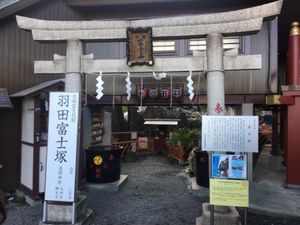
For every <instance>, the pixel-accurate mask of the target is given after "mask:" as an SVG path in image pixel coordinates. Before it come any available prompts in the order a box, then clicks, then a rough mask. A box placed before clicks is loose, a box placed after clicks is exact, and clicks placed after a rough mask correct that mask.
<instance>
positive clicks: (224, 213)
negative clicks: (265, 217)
mask: <svg viewBox="0 0 300 225" xmlns="http://www.w3.org/2000/svg"><path fill="white" fill-rule="evenodd" d="M196 224H197V225H210V204H209V203H206V202H205V203H203V204H202V217H201V219H200V218H199V219H198V218H197V220H196ZM228 224H230V225H240V222H239V213H238V211H237V210H236V208H235V207H216V206H215V210H214V225H228Z"/></svg>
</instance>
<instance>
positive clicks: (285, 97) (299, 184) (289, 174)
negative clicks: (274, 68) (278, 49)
mask: <svg viewBox="0 0 300 225" xmlns="http://www.w3.org/2000/svg"><path fill="white" fill-rule="evenodd" d="M286 83H287V85H285V86H282V96H281V97H280V101H281V102H282V103H283V104H285V105H286V106H285V109H284V110H283V112H284V142H283V147H284V159H285V164H286V186H287V187H289V188H300V174H299V165H300V148H299V146H300V29H299V23H298V22H294V23H292V28H291V31H290V37H289V50H288V63H287V82H286Z"/></svg>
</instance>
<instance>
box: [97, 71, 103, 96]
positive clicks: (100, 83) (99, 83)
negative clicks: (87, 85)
mask: <svg viewBox="0 0 300 225" xmlns="http://www.w3.org/2000/svg"><path fill="white" fill-rule="evenodd" d="M96 80H97V84H96V87H97V90H96V93H97V96H96V98H97V99H98V100H99V99H100V98H102V96H103V90H104V88H103V84H104V82H103V80H102V71H100V75H99V76H98V77H97V78H96Z"/></svg>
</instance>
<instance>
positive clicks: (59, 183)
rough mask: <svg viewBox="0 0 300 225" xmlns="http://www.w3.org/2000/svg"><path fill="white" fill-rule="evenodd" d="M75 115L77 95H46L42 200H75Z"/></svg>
mask: <svg viewBox="0 0 300 225" xmlns="http://www.w3.org/2000/svg"><path fill="white" fill-rule="evenodd" d="M78 113H79V93H78V92H51V93H50V107H49V127H48V131H49V132H48V146H47V168H46V185H45V200H46V201H63V202H74V200H75V181H76V151H77V133H78Z"/></svg>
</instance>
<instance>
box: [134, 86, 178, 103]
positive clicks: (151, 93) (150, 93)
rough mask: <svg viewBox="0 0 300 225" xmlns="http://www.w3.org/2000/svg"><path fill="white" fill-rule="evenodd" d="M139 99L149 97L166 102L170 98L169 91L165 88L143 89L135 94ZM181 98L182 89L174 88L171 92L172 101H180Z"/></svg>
mask: <svg viewBox="0 0 300 225" xmlns="http://www.w3.org/2000/svg"><path fill="white" fill-rule="evenodd" d="M137 94H138V96H139V97H142V99H145V98H147V97H149V98H150V99H153V100H155V99H157V98H158V97H160V98H162V99H164V100H167V99H169V98H170V97H171V90H170V88H167V87H161V88H157V87H150V88H143V89H142V90H141V89H139V90H138V92H137ZM182 96H183V89H182V88H181V87H174V88H173V90H172V98H173V99H180V98H181V97H182Z"/></svg>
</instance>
